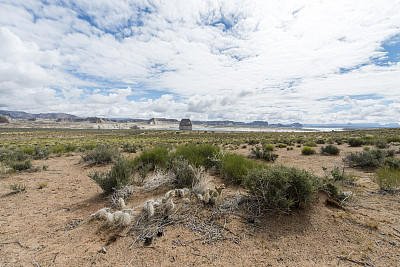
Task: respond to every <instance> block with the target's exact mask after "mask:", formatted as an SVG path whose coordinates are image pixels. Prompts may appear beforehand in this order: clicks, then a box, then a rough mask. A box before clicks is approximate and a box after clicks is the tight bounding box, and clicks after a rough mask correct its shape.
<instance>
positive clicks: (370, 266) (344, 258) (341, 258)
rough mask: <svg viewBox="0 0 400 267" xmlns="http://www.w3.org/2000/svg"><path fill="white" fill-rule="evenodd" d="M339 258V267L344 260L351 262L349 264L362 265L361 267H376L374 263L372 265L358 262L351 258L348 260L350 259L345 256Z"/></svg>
mask: <svg viewBox="0 0 400 267" xmlns="http://www.w3.org/2000/svg"><path fill="white" fill-rule="evenodd" d="M338 258H339V260H338V263H337V264H338V265H339V263H340V261H341V260H344V261H349V262H352V263H356V264H358V265H361V266H367V267H368V266H369V267H375V266H374V265H373V264H372V263H370V262H365V261H356V260H352V259H350V258H348V257H345V256H338Z"/></svg>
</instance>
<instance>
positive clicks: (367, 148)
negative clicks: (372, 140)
mask: <svg viewBox="0 0 400 267" xmlns="http://www.w3.org/2000/svg"><path fill="white" fill-rule="evenodd" d="M363 150H364V151H370V150H371V147H370V146H365V147H363Z"/></svg>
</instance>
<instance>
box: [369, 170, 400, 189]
mask: <svg viewBox="0 0 400 267" xmlns="http://www.w3.org/2000/svg"><path fill="white" fill-rule="evenodd" d="M374 181H375V182H376V183H377V184H378V185H379V187H380V188H381V189H382V190H386V191H397V190H399V189H400V170H399V169H393V168H389V167H383V168H380V169H378V170H377V171H376V176H375V179H374Z"/></svg>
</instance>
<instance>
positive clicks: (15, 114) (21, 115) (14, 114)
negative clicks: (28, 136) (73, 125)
mask: <svg viewBox="0 0 400 267" xmlns="http://www.w3.org/2000/svg"><path fill="white" fill-rule="evenodd" d="M0 114H2V115H6V116H9V117H10V118H11V119H25V120H29V119H59V118H77V116H75V115H71V114H66V113H39V114H32V113H27V112H23V111H8V110H0Z"/></svg>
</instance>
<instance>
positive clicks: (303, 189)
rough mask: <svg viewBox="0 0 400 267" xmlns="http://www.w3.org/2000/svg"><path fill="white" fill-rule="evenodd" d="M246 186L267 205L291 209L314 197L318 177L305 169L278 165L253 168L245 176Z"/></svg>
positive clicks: (284, 209)
mask: <svg viewBox="0 0 400 267" xmlns="http://www.w3.org/2000/svg"><path fill="white" fill-rule="evenodd" d="M244 186H245V188H246V189H247V190H249V193H250V194H251V195H253V196H254V197H256V198H257V199H258V200H259V201H260V202H261V203H263V204H264V205H265V206H267V207H273V208H275V209H278V210H283V211H289V210H290V209H291V208H293V207H298V206H299V205H300V204H301V203H307V202H310V201H312V200H313V199H314V197H315V194H316V192H317V191H318V178H317V177H315V176H314V175H312V174H310V173H308V172H306V171H304V170H300V169H297V168H289V167H285V166H280V165H277V166H272V167H270V168H255V169H252V170H251V171H249V173H248V174H247V175H246V176H245V178H244Z"/></svg>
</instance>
